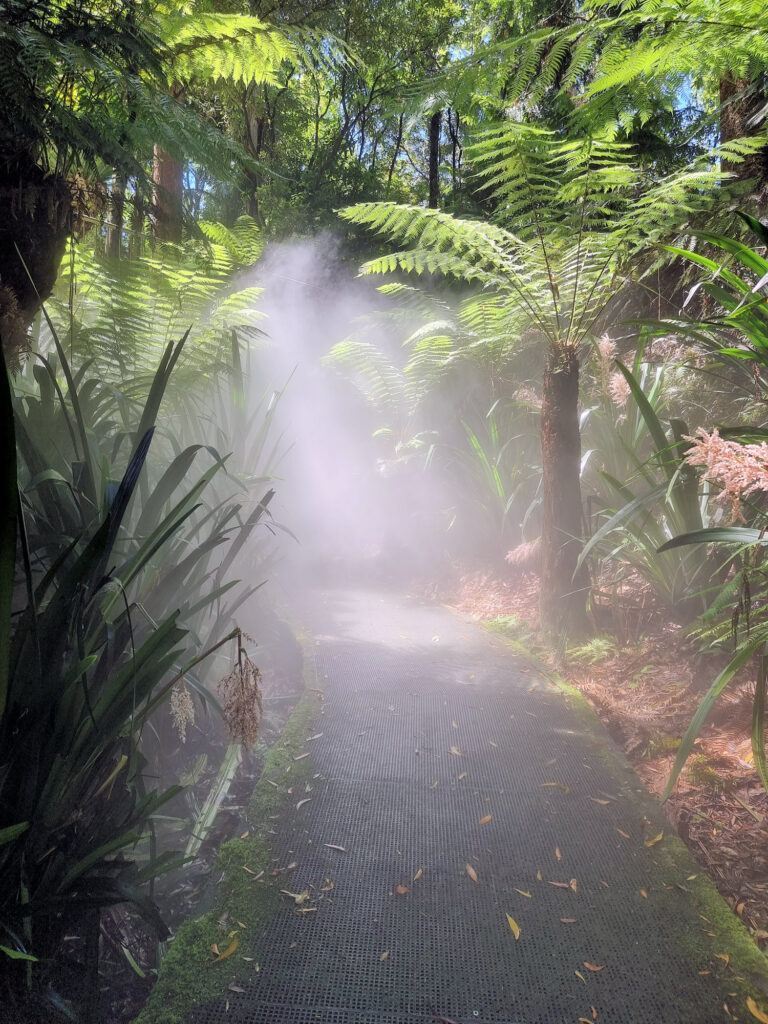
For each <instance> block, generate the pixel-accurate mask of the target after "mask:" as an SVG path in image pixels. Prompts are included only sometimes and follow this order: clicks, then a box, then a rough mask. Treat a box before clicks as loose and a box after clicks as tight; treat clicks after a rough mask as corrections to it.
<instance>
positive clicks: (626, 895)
mask: <svg viewBox="0 0 768 1024" xmlns="http://www.w3.org/2000/svg"><path fill="white" fill-rule="evenodd" d="M313 628H314V629H315V630H316V633H315V637H314V644H315V646H314V656H315V663H316V672H317V681H318V686H319V687H320V688H321V689H322V690H323V691H324V695H325V701H324V711H323V715H322V717H321V718H320V719H319V720H318V722H317V724H316V730H315V731H316V732H318V733H322V736H321V737H320V738H319V739H316V740H314V741H313V742H312V744H311V747H312V750H313V754H314V758H315V762H316V765H317V771H318V772H319V773H320V776H321V777H320V778H318V780H317V784H316V787H315V789H314V791H313V793H312V801H311V802H310V803H308V804H307V805H306V806H305V807H303V808H302V809H301V810H300V811H298V812H292V816H291V819H290V820H288V821H285V822H281V823H280V824H279V825H278V827H277V829H276V831H277V833H278V834H277V836H276V837H275V852H276V854H278V855H279V856H280V858H281V860H282V859H283V858H290V859H295V860H296V861H298V863H299V867H298V869H297V870H296V871H295V872H294V873H293V874H292V876H291V879H290V888H291V889H292V890H293V891H294V892H301V891H302V890H303V889H305V888H308V887H310V886H314V887H315V892H317V893H318V895H319V897H320V898H319V899H318V902H317V906H318V910H317V912H313V913H309V914H306V915H303V916H297V915H295V914H293V913H292V912H291V909H290V906H289V907H287V908H286V911H285V913H284V914H281V915H279V916H278V917H277V918H276V919H275V920H274V921H273V922H272V923H271V924H270V925H269V926H268V928H267V930H266V932H265V934H264V936H263V937H262V944H263V953H262V955H261V958H260V963H261V971H260V974H259V975H258V978H257V980H256V982H255V983H254V984H253V987H252V990H251V991H249V992H248V994H247V997H243V998H242V999H238V1000H237V1001H233V1003H232V1005H231V1006H230V1008H229V1011H228V1012H227V1013H224V1011H223V1009H220V1010H218V1011H214V1010H213V1009H211V1010H209V1011H203V1012H202V1013H201V1014H200V1015H199V1016H198V1017H196V1018H195V1021H199V1022H201V1024H202V1022H205V1024H208V1022H213V1021H222V1022H223V1021H231V1022H249V1024H271V1022H275V1024H420V1022H428V1021H434V1020H438V1021H440V1020H443V1021H444V1020H448V1021H453V1022H457V1024H490V1022H507V1024H571V1022H572V1024H577V1022H578V1021H582V1022H590V1021H597V1024H720V1022H728V1024H732V1021H733V1019H734V1017H736V1018H739V1019H741V1020H742V1021H744V1020H750V1021H751V1020H753V1019H754V1018H752V1017H751V1016H750V1014H749V1012H748V1011H747V1010H746V1009H745V1007H744V996H743V994H739V995H736V996H734V995H729V993H736V992H737V991H738V987H739V986H738V982H737V981H736V980H735V978H736V976H737V975H738V974H739V971H740V970H742V967H741V966H740V964H741V961H740V959H739V956H738V952H737V948H736V947H738V945H739V942H740V941H743V938H742V936H741V935H740V926H738V928H735V927H734V922H735V919H732V920H731V915H730V912H728V913H723V910H724V905H722V904H719V901H718V899H716V898H713V895H712V890H711V887H710V885H709V882H708V880H706V879H705V878H704V877H703V876H702V875H701V873H700V872H699V869H698V868H697V867H696V866H695V865H694V864H693V862H692V861H691V859H690V857H689V856H688V854H687V852H686V851H685V849H684V847H683V846H682V844H681V843H680V842H679V841H678V840H677V839H676V838H675V837H673V836H670V835H669V834H668V833H669V826H668V825H667V823H666V821H665V820H664V819H663V818H662V816H661V815H660V813H659V811H658V809H657V808H656V807H655V805H654V804H653V802H652V801H651V800H650V798H648V797H647V795H646V794H645V792H644V791H643V789H642V787H641V785H640V783H639V780H638V779H637V777H636V776H635V775H634V774H633V773H632V772H631V771H629V770H628V769H627V767H626V765H625V764H624V763H623V761H622V759H621V757H620V755H619V754H618V752H617V751H616V749H615V748H614V746H613V745H612V743H611V741H610V740H609V739H608V737H607V735H606V734H605V733H604V732H603V730H602V729H601V728H600V727H599V726H596V724H595V722H594V720H593V719H592V718H591V716H590V714H589V712H588V711H586V710H585V709H584V707H583V706H581V705H580V702H579V701H578V699H576V698H573V697H568V696H565V695H563V694H562V693H561V692H560V691H557V690H554V689H553V688H551V687H550V685H549V684H547V683H546V682H543V681H542V680H540V679H537V678H536V676H535V675H533V674H525V673H524V672H523V671H522V670H521V669H520V667H519V666H518V665H516V663H515V661H514V660H513V659H512V658H511V657H510V656H509V654H508V653H507V652H506V651H505V650H504V646H503V643H502V642H501V641H500V640H498V639H494V638H493V637H492V636H491V635H489V634H487V633H486V632H485V631H483V630H482V629H480V628H479V627H476V626H471V625H469V624H467V623H465V622H463V621H462V620H460V619H459V618H457V617H456V616H454V615H453V614H452V613H450V612H449V611H447V610H445V609H442V608H439V607H424V606H420V605H419V604H418V603H417V602H409V601H399V600H397V599H394V598H392V597H388V596H385V595H381V594H370V593H353V592H331V593H328V594H326V595H325V597H324V605H323V607H322V608H321V610H320V612H318V614H317V615H316V616H315V621H314V623H313ZM662 831H663V832H664V836H663V838H662V839H660V840H659V841H657V842H654V839H655V837H656V836H658V835H659V834H660V833H661V832H662ZM326 844H334V845H336V846H340V847H343V848H344V851H345V852H342V851H341V850H336V849H333V848H331V847H330V846H329V845H326ZM691 876H696V877H691ZM327 879H330V881H331V882H332V883H333V889H332V890H329V891H328V892H325V893H323V892H322V891H321V890H322V888H323V887H324V886H325V887H328V885H329V883H328V882H327V881H326V880H327ZM398 886H401V887H402V888H404V889H407V891H405V892H403V891H402V890H398V888H397V887H398ZM507 915H510V917H511V918H512V919H513V920H514V922H515V923H516V926H518V927H519V938H517V939H516V938H515V935H514V934H513V930H512V929H511V926H510V923H509V922H508V919H507ZM718 918H720V920H718ZM708 933H709V934H708ZM715 954H722V955H724V956H730V958H731V963H730V965H728V966H727V965H726V963H725V960H724V959H720V958H718V957H716V956H715ZM748 969H749V968H747V970H748ZM752 970H754V964H753V965H752ZM724 1004H725V1005H724ZM731 1015H733V1016H731Z"/></svg>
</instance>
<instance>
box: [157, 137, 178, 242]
mask: <svg viewBox="0 0 768 1024" xmlns="http://www.w3.org/2000/svg"><path fill="white" fill-rule="evenodd" d="M183 174H184V168H183V166H182V163H181V161H180V160H176V159H175V158H174V157H172V156H170V154H168V153H166V152H165V150H163V149H161V148H160V146H155V158H154V166H153V170H152V180H153V181H154V183H155V190H154V201H153V205H154V232H155V238H157V239H159V240H160V241H161V242H180V241H181V224H182V215H183V206H182V197H183V195H184V178H183Z"/></svg>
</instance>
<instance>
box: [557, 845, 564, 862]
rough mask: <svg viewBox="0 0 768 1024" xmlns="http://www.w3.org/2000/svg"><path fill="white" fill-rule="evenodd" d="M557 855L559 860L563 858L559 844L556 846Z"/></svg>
mask: <svg viewBox="0 0 768 1024" xmlns="http://www.w3.org/2000/svg"><path fill="white" fill-rule="evenodd" d="M555 856H556V857H557V859H558V860H562V859H563V855H562V853H560V847H559V846H556V847H555Z"/></svg>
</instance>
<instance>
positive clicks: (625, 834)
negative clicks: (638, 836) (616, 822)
mask: <svg viewBox="0 0 768 1024" xmlns="http://www.w3.org/2000/svg"><path fill="white" fill-rule="evenodd" d="M616 831H617V832H618V833H619V835H620V836H624V838H625V839H629V832H624V831H623V830H622V829H620V828H617V829H616Z"/></svg>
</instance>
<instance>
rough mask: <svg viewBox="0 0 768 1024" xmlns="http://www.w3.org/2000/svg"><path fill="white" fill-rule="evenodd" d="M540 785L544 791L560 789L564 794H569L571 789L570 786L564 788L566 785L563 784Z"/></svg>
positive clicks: (546, 783)
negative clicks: (552, 788) (550, 788)
mask: <svg viewBox="0 0 768 1024" xmlns="http://www.w3.org/2000/svg"><path fill="white" fill-rule="evenodd" d="M541 785H542V788H544V789H546V788H547V787H554V788H555V789H562V791H563V792H564V793H570V792H571V787H570V786H566V784H565V783H564V782H542V784H541Z"/></svg>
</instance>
